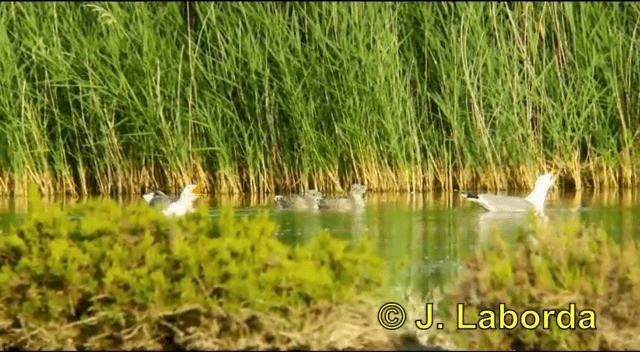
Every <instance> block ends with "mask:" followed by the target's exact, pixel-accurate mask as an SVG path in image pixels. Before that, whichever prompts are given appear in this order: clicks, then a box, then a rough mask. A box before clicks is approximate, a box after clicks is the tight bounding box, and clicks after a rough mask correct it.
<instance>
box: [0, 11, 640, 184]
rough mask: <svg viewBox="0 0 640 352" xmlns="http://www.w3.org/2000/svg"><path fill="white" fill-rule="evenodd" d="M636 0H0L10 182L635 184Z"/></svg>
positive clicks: (1, 105)
mask: <svg viewBox="0 0 640 352" xmlns="http://www.w3.org/2000/svg"><path fill="white" fill-rule="evenodd" d="M638 9H640V7H639V5H637V4H634V3H627V4H620V5H616V6H609V5H604V4H596V5H592V4H589V5H587V4H581V3H572V4H562V3H517V4H510V3H487V4H480V3H473V4H471V3H470V4H462V5H456V6H453V5H451V4H446V3H442V4H435V3H434V4H417V3H379V4H366V5H365V4H362V3H352V4H347V3H308V4H306V3H305V4H300V3H282V4H281V3H224V4H218V3H206V2H203V3H193V4H191V5H190V6H189V14H188V17H189V19H190V20H191V19H192V18H193V19H194V21H195V22H193V23H197V24H192V25H190V26H186V25H185V18H184V15H183V13H182V10H183V9H182V7H181V4H179V3H166V4H160V5H158V4H146V3H108V2H104V3H102V2H100V3H91V4H85V5H81V6H77V5H75V4H64V3H60V4H56V5H55V6H40V5H36V4H33V3H6V4H2V5H1V11H0V23H2V26H3V28H6V35H0V44H2V45H1V46H0V47H1V48H2V49H1V51H2V55H3V60H2V64H1V65H2V72H3V74H2V78H1V80H2V82H3V87H4V89H3V91H2V92H1V93H0V127H1V128H0V140H2V141H3V143H4V145H5V148H2V149H0V193H2V194H7V193H16V194H24V193H25V189H26V184H27V182H28V181H29V180H31V181H34V182H36V183H37V184H38V186H39V187H40V189H41V191H43V192H44V193H46V194H51V193H69V194H86V193H90V192H100V193H122V192H126V193H137V192H138V190H139V189H140V187H141V186H151V185H161V186H162V187H163V188H165V189H168V188H179V187H182V186H183V185H184V184H186V183H191V182H195V181H196V180H198V181H203V182H206V183H207V188H208V190H209V191H211V192H215V193H216V194H220V193H241V192H243V191H244V192H247V191H250V192H255V193H266V192H270V193H276V192H278V193H282V192H284V191H285V190H291V191H299V190H301V189H309V188H320V189H324V190H326V191H327V192H331V191H337V190H340V189H341V187H340V185H349V184H351V183H353V182H362V183H365V184H367V185H368V186H369V188H370V189H371V190H372V191H380V190H388V191H424V190H432V189H436V188H444V189H447V190H451V189H456V188H457V189H466V188H470V187H480V188H492V189H507V188H520V189H530V187H531V185H532V184H533V181H534V179H535V177H536V176H537V175H538V174H539V173H540V171H541V170H544V169H552V168H553V169H557V170H560V173H561V175H560V176H561V181H562V183H563V184H565V185H566V186H567V187H575V188H577V189H582V188H586V187H588V186H596V187H598V188H602V187H618V186H629V185H630V184H632V183H637V181H638V179H639V178H638V172H639V170H638V168H637V166H634V165H636V164H637V160H638V159H639V157H640V155H638V148H637V145H640V144H639V143H638V142H639V141H640V125H639V122H638V119H636V118H634V116H636V115H638V113H640V112H639V111H638V106H640V101H639V100H638V97H639V96H640V94H638V88H637V85H636V84H635V82H637V81H638V79H639V78H640V77H639V72H640V56H638V55H637V54H636V52H637V50H636V49H637V45H638V43H637V42H638V40H637V36H636V32H635V28H636V27H637V24H638V21H639V20H638V17H637V16H635V15H634V13H636V12H637V11H638ZM353 18H358V20H357V21H354V20H353ZM196 19H197V20H196ZM629 21H631V22H629ZM3 33H4V32H3ZM96 38H100V39H99V40H96ZM132 38H136V40H132Z"/></svg>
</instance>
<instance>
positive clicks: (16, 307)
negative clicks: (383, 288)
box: [0, 200, 383, 349]
mask: <svg viewBox="0 0 640 352" xmlns="http://www.w3.org/2000/svg"><path fill="white" fill-rule="evenodd" d="M274 229H275V225H274V223H272V222H270V221H269V220H268V218H267V215H266V214H259V215H257V216H255V217H254V218H251V219H248V218H242V219H236V218H235V217H234V215H233V212H232V211H231V210H230V209H226V210H224V211H223V212H222V214H221V215H220V217H219V218H218V219H217V220H216V219H212V218H211V217H210V216H209V215H208V214H207V213H206V212H205V211H204V210H201V211H199V212H197V213H194V214H189V215H188V216H187V217H185V218H181V219H166V218H165V217H164V216H163V215H161V214H160V213H159V212H157V211H156V210H154V209H151V208H149V207H147V206H146V204H145V205H144V206H140V205H130V206H125V207H121V206H120V205H118V204H116V203H115V202H113V201H110V200H107V201H90V202H88V203H86V204H83V205H78V206H73V207H72V208H70V209H68V210H62V208H60V207H57V206H54V207H47V208H45V207H44V206H43V205H42V204H40V203H39V202H38V201H31V203H30V214H29V216H28V217H27V218H26V219H25V221H24V222H22V223H21V224H19V225H17V226H15V227H12V228H10V229H9V230H8V231H6V232H5V233H2V234H1V236H0V268H1V269H0V346H1V347H2V348H3V349H6V348H9V347H17V348H28V349H34V348H36V349H43V348H45V349H51V348H65V349H69V348H72V349H73V348H78V349H98V348H109V349H131V348H144V349H149V348H173V347H176V346H177V347H182V348H206V349H211V348H252V347H253V348H264V347H265V346H269V347H273V346H275V347H287V348H290V347H294V348H296V347H297V348H304V347H305V346H306V347H310V348H314V345H313V344H312V343H310V342H308V341H305V338H311V337H316V336H317V333H322V332H323V331H322V329H323V328H325V329H328V327H327V326H326V324H325V326H324V327H323V326H322V322H323V321H324V322H325V323H327V320H329V321H330V319H327V315H331V314H335V315H336V316H342V317H343V318H344V319H347V320H348V319H349V317H350V316H353V314H355V313H353V312H351V313H349V310H350V309H352V308H354V307H357V305H356V306H347V304H348V303H350V302H351V303H353V302H354V301H355V297H356V296H357V293H361V292H367V291H368V290H370V289H371V288H373V287H378V286H379V285H380V284H381V282H382V280H383V278H382V277H381V272H382V270H381V261H380V260H379V258H378V257H376V256H375V255H373V254H372V252H371V250H370V248H369V246H368V245H367V242H361V244H360V245H359V246H358V247H357V248H348V247H347V245H346V244H345V242H342V241H339V240H336V239H333V238H331V237H330V236H329V235H328V234H326V233H322V234H319V235H318V236H317V237H315V238H314V239H313V240H312V241H311V242H310V243H309V244H308V245H305V246H297V247H289V246H286V245H284V244H282V243H281V242H280V241H278V240H277V239H276V238H275V237H274V236H273V233H274ZM338 302H340V303H338ZM343 302H344V304H343ZM355 319H356V320H358V318H357V317H356V318H355ZM359 320H360V321H364V320H365V319H362V318H359ZM368 320H369V321H371V323H374V322H375V319H372V318H370V319H368ZM331 323H332V324H334V325H336V322H335V321H333V322H331ZM312 324H313V325H312ZM313 326H315V331H312V330H311V328H312V327H313ZM305 329H306V330H308V331H307V333H306V335H305V336H302V337H300V336H299V335H294V333H292V332H294V331H295V332H300V331H304V330H305ZM287 332H288V335H287ZM358 334H359V333H357V332H354V336H356V337H357V336H358ZM296 336H298V337H296ZM317 340H318V341H320V340H321V338H319V337H318V338H317ZM329 340H330V339H329V338H326V337H325V342H328V341H329ZM261 346H262V347H261ZM326 347H327V345H326V344H325V345H322V344H319V345H315V348H326ZM334 347H335V346H334Z"/></svg>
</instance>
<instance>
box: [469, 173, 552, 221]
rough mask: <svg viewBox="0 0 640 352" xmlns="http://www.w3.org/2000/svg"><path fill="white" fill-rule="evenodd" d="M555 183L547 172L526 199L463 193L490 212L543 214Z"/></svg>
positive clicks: (539, 178) (540, 177) (537, 181)
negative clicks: (534, 212)
mask: <svg viewBox="0 0 640 352" xmlns="http://www.w3.org/2000/svg"><path fill="white" fill-rule="evenodd" d="M553 182H554V177H553V174H552V173H550V172H547V173H545V174H543V175H540V176H539V177H538V179H537V180H536V183H535V186H534V187H533V191H531V193H530V194H529V195H528V196H526V197H525V198H521V197H513V196H501V195H495V194H486V193H483V194H477V193H473V192H462V194H463V195H464V196H465V197H466V199H467V200H469V201H470V202H473V203H477V204H480V205H481V206H482V207H483V208H485V209H486V210H488V211H504V212H524V211H528V210H536V211H538V212H543V211H544V203H545V199H546V198H547V193H548V192H549V188H551V186H552V185H553Z"/></svg>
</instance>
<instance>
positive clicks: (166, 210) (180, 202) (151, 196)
mask: <svg viewBox="0 0 640 352" xmlns="http://www.w3.org/2000/svg"><path fill="white" fill-rule="evenodd" d="M201 190H202V187H201V185H194V184H191V185H187V186H186V187H184V189H183V190H182V193H181V194H180V197H178V199H171V198H170V197H169V196H167V195H166V194H164V193H163V192H162V191H159V190H156V191H154V192H150V193H147V194H145V195H143V196H142V197H143V198H144V200H146V201H147V203H149V205H151V206H153V207H156V208H158V209H161V210H162V213H163V214H165V215H177V216H181V215H184V214H186V213H188V212H192V211H193V202H194V201H195V200H196V199H198V197H199V196H201V195H202V191H201Z"/></svg>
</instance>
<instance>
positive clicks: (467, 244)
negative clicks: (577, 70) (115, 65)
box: [0, 192, 640, 293]
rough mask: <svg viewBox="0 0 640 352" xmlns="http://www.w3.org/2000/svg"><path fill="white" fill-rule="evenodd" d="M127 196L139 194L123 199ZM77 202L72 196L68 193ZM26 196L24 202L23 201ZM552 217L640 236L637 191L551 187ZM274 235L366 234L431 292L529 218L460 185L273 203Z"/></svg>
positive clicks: (247, 208) (250, 209)
mask: <svg viewBox="0 0 640 352" xmlns="http://www.w3.org/2000/svg"><path fill="white" fill-rule="evenodd" d="M270 199H271V197H268V196H262V197H245V198H228V199H223V198H210V199H203V200H200V202H202V203H204V204H206V205H207V206H209V207H210V208H211V214H212V216H217V215H218V214H219V206H220V205H221V204H232V205H234V206H235V207H236V213H237V214H238V215H240V216H243V215H251V214H255V213H256V212H257V211H258V210H259V209H268V208H270V206H271V204H272V203H271V201H270ZM80 201H81V200H80ZM119 201H121V202H123V203H128V202H143V200H142V199H141V198H138V197H134V198H129V199H119ZM70 202H72V201H70ZM23 203H25V201H24V200H20V199H5V200H4V201H3V202H0V213H1V214H2V215H0V222H1V223H2V225H3V226H7V225H8V224H10V223H15V222H18V221H20V218H21V216H23V214H24V213H25V212H26V210H25V206H24V204H23ZM21 204H22V205H21ZM545 213H546V216H547V221H548V222H558V221H563V220H564V219H570V218H572V219H578V220H579V221H580V222H581V223H584V224H587V225H592V224H593V225H596V226H599V227H601V228H603V229H604V230H606V231H607V233H608V234H609V235H610V236H612V237H614V238H615V239H617V240H620V239H622V238H637V239H640V197H639V196H638V192H624V193H594V192H586V193H580V194H560V193H558V192H555V193H553V194H550V196H549V198H548V200H547V209H546V212H545ZM271 214H272V216H271V217H272V219H273V220H274V221H276V222H277V223H278V225H279V226H278V230H277V236H278V237H279V238H281V239H282V241H284V242H286V243H290V244H293V243H300V242H305V241H308V240H309V239H310V238H312V236H314V235H315V234H317V233H318V232H319V231H321V230H327V231H329V232H330V233H331V234H333V235H334V236H336V237H339V238H344V239H347V240H349V241H356V240H357V239H358V238H360V237H363V236H366V237H369V238H370V239H371V240H372V242H373V244H374V246H375V248H376V249H377V251H378V252H379V253H380V255H381V256H382V257H383V258H384V259H385V261H386V263H387V268H388V270H389V271H390V273H391V277H392V284H393V286H394V287H393V288H397V289H398V290H401V291H405V292H406V291H408V290H415V291H418V292H422V293H426V292H429V291H430V290H431V289H433V288H435V287H438V286H443V285H444V284H447V283H450V282H452V281H453V280H455V279H456V277H457V276H458V275H460V274H461V273H462V271H463V263H464V260H465V259H466V258H467V256H468V255H469V253H470V252H471V251H473V250H474V249H475V248H477V247H478V246H482V245H483V244H485V243H487V241H488V239H489V238H490V236H491V231H492V229H493V228H499V229H500V230H502V235H503V236H504V238H505V239H506V241H507V243H508V244H514V243H515V240H516V230H517V229H518V228H519V227H521V226H526V225H527V223H528V222H527V221H528V219H527V218H526V216H522V215H497V214H495V213H489V212H486V211H484V210H483V209H481V208H480V207H478V206H476V205H475V204H470V203H468V202H467V201H465V200H464V199H462V198H461V197H460V195H459V193H443V194H369V195H367V207H366V209H365V210H364V211H363V212H358V213H355V212H346V213H339V212H330V211H317V210H316V211H292V210H273V211H272V212H271Z"/></svg>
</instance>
